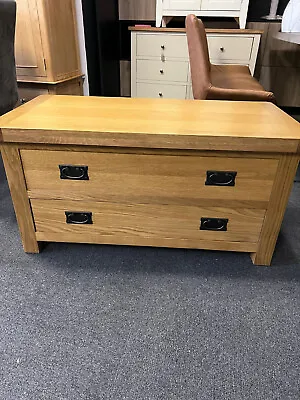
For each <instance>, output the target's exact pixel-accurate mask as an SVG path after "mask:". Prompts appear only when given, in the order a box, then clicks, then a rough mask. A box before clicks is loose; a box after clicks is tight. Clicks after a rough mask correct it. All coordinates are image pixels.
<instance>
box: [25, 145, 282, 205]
mask: <svg viewBox="0 0 300 400" xmlns="http://www.w3.org/2000/svg"><path fill="white" fill-rule="evenodd" d="M21 157H22V162H23V167H24V173H25V177H26V183H27V188H28V194H29V197H30V198H48V199H49V198H50V199H66V198H69V199H74V200H83V199H89V200H95V201H99V200H102V201H103V200H105V201H116V199H121V200H122V201H127V202H135V203H136V202H147V203H149V202H150V203H158V204H170V203H171V204H189V205H192V204H194V205H197V204H199V202H200V201H201V200H206V201H205V203H206V204H208V203H210V204H211V205H219V203H220V201H223V202H224V201H225V202H227V204H229V205H230V206H232V204H231V200H232V201H233V202H234V204H235V205H236V204H240V205H241V204H244V205H247V206H249V207H250V208H251V205H252V204H253V205H252V207H253V208H259V207H261V208H266V205H267V203H268V201H269V197H270V193H271V189H272V185H273V180H274V177H275V172H276V169H277V165H278V161H277V160H276V159H274V160H272V159H266V160H263V159H246V158H222V157H197V156H176V155H175V156H168V155H146V154H144V155H138V154H120V153H119V154H118V153H115V154H112V153H94V154H93V153H84V152H81V153H80V152H72V153H71V152H64V151H39V150H21ZM66 164H67V165H68V164H69V165H86V166H88V169H89V178H90V179H89V180H87V181H72V180H62V179H60V173H59V168H58V166H59V165H66ZM211 170H217V171H236V172H237V178H236V186H234V187H217V186H206V185H205V181H206V172H207V171H211ZM45 177H46V179H45ZM117 201H118V200H117Z"/></svg>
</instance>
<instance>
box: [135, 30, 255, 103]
mask: <svg viewBox="0 0 300 400" xmlns="http://www.w3.org/2000/svg"><path fill="white" fill-rule="evenodd" d="M129 29H130V30H131V52H132V54H131V97H157V98H177V99H192V98H193V93H192V81H191V74H190V63H189V54H188V45H187V38H186V30H185V29H180V28H177V29H176V28H143V27H130V28H129ZM206 33H207V40H208V47H209V55H210V60H211V62H212V63H214V64H238V65H245V66H248V67H249V69H250V71H251V74H252V75H253V74H254V70H255V64H256V58H257V54H258V49H259V43H260V36H261V33H262V32H261V31H259V30H249V29H246V30H241V29H207V30H206Z"/></svg>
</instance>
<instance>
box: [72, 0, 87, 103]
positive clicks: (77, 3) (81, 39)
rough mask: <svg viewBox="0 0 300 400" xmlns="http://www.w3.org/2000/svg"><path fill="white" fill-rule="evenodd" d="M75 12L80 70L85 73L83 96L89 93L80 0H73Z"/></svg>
mask: <svg viewBox="0 0 300 400" xmlns="http://www.w3.org/2000/svg"><path fill="white" fill-rule="evenodd" d="M75 6H76V14H77V29H78V43H79V51H80V61H81V71H82V73H83V74H84V75H85V80H84V84H83V93H84V95H85V96H88V95H89V79H88V70H87V59H86V50H85V37H84V26H83V15H82V0H75Z"/></svg>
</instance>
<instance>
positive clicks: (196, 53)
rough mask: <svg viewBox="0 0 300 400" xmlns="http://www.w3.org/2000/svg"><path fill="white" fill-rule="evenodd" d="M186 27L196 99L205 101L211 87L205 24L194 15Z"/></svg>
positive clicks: (190, 16) (188, 20)
mask: <svg viewBox="0 0 300 400" xmlns="http://www.w3.org/2000/svg"><path fill="white" fill-rule="evenodd" d="M185 26H186V34H187V41H188V48H189V55H190V64H191V75H192V85H193V94H194V99H197V100H205V99H206V97H207V93H208V91H209V88H210V87H211V79H210V69H211V64H210V60H209V53H208V44H207V37H206V32H205V28H204V25H203V22H202V21H201V20H199V19H198V18H197V17H196V16H195V15H192V14H190V15H188V16H187V17H186V20H185Z"/></svg>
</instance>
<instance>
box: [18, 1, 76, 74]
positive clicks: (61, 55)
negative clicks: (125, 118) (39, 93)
mask: <svg viewBox="0 0 300 400" xmlns="http://www.w3.org/2000/svg"><path fill="white" fill-rule="evenodd" d="M17 10H18V19H17V34H16V59H17V67H18V68H17V74H18V80H22V81H31V82H57V81H61V80H64V79H67V78H71V77H75V76H78V75H80V73H81V72H80V60H79V49H78V41H77V26H76V15H75V1H74V0H64V1H61V0H17Z"/></svg>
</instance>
